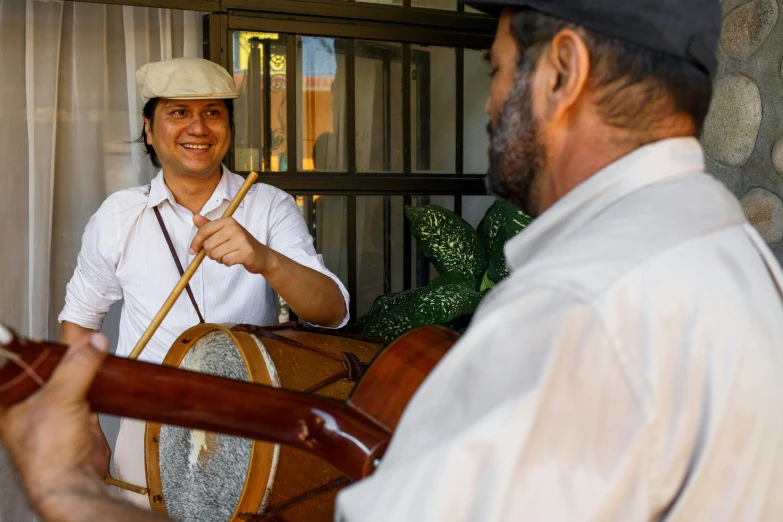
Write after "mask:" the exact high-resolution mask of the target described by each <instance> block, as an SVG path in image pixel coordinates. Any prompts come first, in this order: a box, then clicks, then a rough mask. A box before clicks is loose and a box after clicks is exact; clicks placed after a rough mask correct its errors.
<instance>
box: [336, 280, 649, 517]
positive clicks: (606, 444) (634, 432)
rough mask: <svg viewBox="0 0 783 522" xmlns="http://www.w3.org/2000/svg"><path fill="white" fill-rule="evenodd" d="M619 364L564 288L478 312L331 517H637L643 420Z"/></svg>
mask: <svg viewBox="0 0 783 522" xmlns="http://www.w3.org/2000/svg"><path fill="white" fill-rule="evenodd" d="M490 297H496V296H492V295H490ZM621 359H622V357H620V356H618V353H617V351H616V350H615V347H614V346H613V339H612V337H611V336H610V334H609V333H608V332H607V331H606V329H605V327H604V324H603V323H602V321H601V318H600V317H599V316H598V314H596V313H595V311H594V309H593V308H592V306H590V305H589V304H586V303H584V302H579V301H578V300H575V299H573V298H571V297H570V296H568V295H567V294H566V293H563V292H558V291H550V290H546V289H544V290H536V291H531V292H528V293H527V294H526V295H524V296H522V297H519V298H514V299H512V300H510V301H507V302H506V303H505V304H503V305H502V306H490V307H488V309H484V310H483V312H482V313H481V314H478V315H477V317H476V318H475V319H474V324H473V325H472V326H471V328H470V329H469V331H468V332H467V333H466V334H465V335H464V336H463V337H462V339H461V340H460V341H459V342H458V343H457V344H456V345H455V346H454V347H452V349H451V351H450V352H449V354H448V355H447V356H446V358H445V359H444V360H443V361H441V363H440V364H439V365H438V367H436V369H435V370H434V372H433V373H432V374H431V375H430V376H429V377H428V379H427V380H426V381H425V383H424V384H423V385H422V387H421V388H420V389H419V390H418V392H417V394H416V396H415V397H414V399H413V401H411V403H410V404H409V405H408V409H406V411H405V414H404V415H403V417H402V419H401V422H400V424H399V426H398V429H397V431H396V432H395V435H394V437H393V439H392V442H391V445H390V448H389V451H388V452H387V454H386V456H385V457H384V461H382V462H381V465H380V466H379V468H378V470H377V471H376V472H375V474H373V475H372V476H370V477H369V478H368V479H365V480H363V481H361V482H359V483H357V484H356V485H354V486H351V487H349V488H347V489H345V490H343V492H341V493H340V496H339V497H338V516H337V520H338V521H340V522H360V521H366V520H372V521H374V522H391V521H399V520H405V521H406V522H424V521H427V522H468V521H471V522H474V521H475V522H517V521H523V520H536V521H539V520H545V521H547V522H558V521H577V520H646V519H647V515H646V513H647V511H646V508H647V506H648V498H647V496H646V495H647V492H648V489H647V488H646V484H644V478H643V477H645V476H646V470H647V469H648V464H649V462H648V458H647V453H648V450H647V445H646V443H645V433H646V432H645V431H644V430H645V416H644V414H643V411H642V407H641V406H640V402H639V401H638V398H637V395H636V394H635V393H634V391H633V389H632V387H631V386H630V385H629V379H628V378H627V374H626V371H625V369H624V364H623V362H622V360H621ZM640 481H641V482H640Z"/></svg>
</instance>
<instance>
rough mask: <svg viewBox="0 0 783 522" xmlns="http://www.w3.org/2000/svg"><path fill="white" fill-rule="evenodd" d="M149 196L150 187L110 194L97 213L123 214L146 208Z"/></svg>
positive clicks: (144, 186) (132, 188)
mask: <svg viewBox="0 0 783 522" xmlns="http://www.w3.org/2000/svg"><path fill="white" fill-rule="evenodd" d="M149 195H150V185H149V184H148V185H143V186H141V187H130V188H126V189H122V190H118V191H117V192H114V193H112V194H111V195H109V197H107V198H106V199H105V200H104V202H103V204H101V207H100V209H99V211H98V212H103V213H124V212H127V211H129V210H137V209H141V208H144V207H146V206H147V201H148V200H149Z"/></svg>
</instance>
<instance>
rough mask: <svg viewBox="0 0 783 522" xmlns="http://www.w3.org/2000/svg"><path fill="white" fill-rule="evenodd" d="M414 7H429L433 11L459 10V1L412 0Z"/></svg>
mask: <svg viewBox="0 0 783 522" xmlns="http://www.w3.org/2000/svg"><path fill="white" fill-rule="evenodd" d="M411 6H412V7H429V8H431V9H446V10H448V11H456V10H457V0H411Z"/></svg>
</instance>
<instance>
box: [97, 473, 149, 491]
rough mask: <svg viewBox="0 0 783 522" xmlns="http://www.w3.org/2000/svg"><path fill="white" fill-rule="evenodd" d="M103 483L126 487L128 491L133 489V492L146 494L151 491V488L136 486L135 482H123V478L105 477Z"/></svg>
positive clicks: (121, 487)
mask: <svg viewBox="0 0 783 522" xmlns="http://www.w3.org/2000/svg"><path fill="white" fill-rule="evenodd" d="M103 483H104V484H106V485H107V486H116V487H118V488H120V489H124V490H126V491H132V492H133V493H138V494H139V495H146V494H147V493H149V492H150V490H149V489H147V488H143V487H141V486H134V485H133V484H128V483H127V482H123V481H121V480H117V479H116V478H114V477H111V476H109V477H104V478H103Z"/></svg>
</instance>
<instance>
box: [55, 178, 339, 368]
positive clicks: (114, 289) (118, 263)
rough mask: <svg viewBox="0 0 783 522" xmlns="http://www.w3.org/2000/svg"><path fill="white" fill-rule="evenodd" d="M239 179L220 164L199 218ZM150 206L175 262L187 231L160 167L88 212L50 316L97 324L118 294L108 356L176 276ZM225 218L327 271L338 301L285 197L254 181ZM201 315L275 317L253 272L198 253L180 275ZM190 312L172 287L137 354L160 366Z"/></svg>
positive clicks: (129, 342)
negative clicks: (191, 270)
mask: <svg viewBox="0 0 783 522" xmlns="http://www.w3.org/2000/svg"><path fill="white" fill-rule="evenodd" d="M243 182H244V180H243V178H242V177H241V176H239V175H237V174H234V173H232V172H230V171H229V170H228V169H227V168H225V167H223V175H222V177H221V179H220V182H219V183H218V185H217V187H216V188H215V191H214V193H213V194H212V196H211V197H210V198H209V200H208V201H207V202H206V204H205V205H204V208H203V209H202V210H201V212H200V213H201V215H203V216H204V217H206V218H208V219H210V220H214V219H218V218H220V216H221V215H222V214H223V212H224V211H225V209H226V208H227V207H228V204H229V202H230V200H231V199H232V198H233V197H234V195H235V194H236V193H237V191H238V190H239V187H240V186H241V185H242V183H243ZM156 206H157V207H158V209H159V210H160V213H161V215H162V217H163V221H164V223H165V224H166V228H167V230H168V232H169V234H170V235H171V239H172V242H173V243H174V247H175V250H176V251H177V255H178V256H179V258H180V262H181V263H182V266H183V268H186V267H187V266H188V265H189V264H190V262H191V261H192V260H193V257H194V256H192V255H190V254H189V253H188V249H189V247H190V243H191V241H192V240H193V237H194V236H195V235H196V230H197V229H196V227H195V225H194V224H193V214H192V213H191V212H190V211H189V210H187V209H186V208H184V207H182V206H181V205H179V204H178V203H177V202H176V201H175V200H174V197H173V196H172V194H171V191H170V190H169V189H168V187H167V186H166V184H165V183H164V181H163V173H162V171H161V172H159V173H158V175H157V176H156V177H155V179H153V180H152V183H151V184H150V185H145V186H143V187H137V188H130V189H126V190H121V191H119V192H117V193H115V194H112V195H111V196H109V198H107V199H106V201H105V202H104V203H103V205H101V207H100V208H99V209H98V211H97V212H96V213H95V214H94V215H93V216H92V218H90V221H89V223H88V224H87V227H86V229H85V231H84V236H83V238H82V249H81V252H80V253H79V258H78V263H77V266H76V271H75V272H74V275H73V278H72V279H71V281H70V283H68V288H67V293H66V297H65V307H64V308H63V310H62V313H60V316H59V318H58V319H59V321H61V322H62V321H69V322H71V323H75V324H77V325H80V326H83V327H85V328H91V329H95V330H97V329H100V326H101V323H102V321H103V318H104V316H105V315H106V312H107V311H108V310H109V308H110V307H111V305H112V304H113V303H115V302H116V301H118V300H119V299H124V304H123V308H122V317H121V319H120V334H119V343H118V346H117V355H120V356H125V355H128V354H129V353H130V351H131V349H132V348H133V346H134V345H135V344H136V342H137V341H138V340H139V338H140V337H141V335H142V333H143V332H144V330H146V328H147V326H149V324H150V322H151V321H152V318H153V317H154V316H155V314H157V313H158V310H159V309H160V307H161V305H162V304H163V302H164V301H165V300H166V298H167V297H168V296H169V294H170V293H171V291H172V289H173V288H174V286H175V285H176V283H177V281H178V280H179V277H180V276H179V272H178V271H177V267H176V265H175V264H174V260H173V258H172V256H171V252H170V250H169V247H168V245H167V244H166V240H165V238H164V236H163V233H162V231H161V229H160V225H159V224H158V221H157V219H156V217H155V214H154V211H153V207H156ZM233 217H234V219H236V221H237V222H238V223H239V224H240V225H242V226H243V227H244V228H245V229H246V230H247V231H248V232H250V233H251V234H252V235H253V237H255V238H256V239H257V240H258V241H260V242H261V243H263V244H265V245H266V246H268V247H269V248H271V249H273V250H275V251H277V252H279V253H281V254H283V255H285V256H287V257H289V258H291V259H292V260H294V261H296V262H297V263H299V264H301V265H304V266H307V267H309V268H312V269H313V270H316V271H318V272H321V273H322V274H325V275H327V276H329V277H330V278H332V280H334V281H335V283H337V285H338V286H339V288H340V292H341V293H342V295H343V297H344V299H345V303H346V304H345V309H346V312H345V317H344V318H343V321H342V323H341V324H340V326H343V325H345V324H346V323H347V321H348V299H349V298H348V292H347V291H346V290H345V287H344V286H343V284H342V283H341V282H340V280H339V279H338V278H337V277H336V276H334V275H333V274H332V273H331V272H329V270H327V269H326V267H325V266H324V263H323V259H322V258H321V256H320V255H319V254H316V252H315V249H314V248H313V239H312V237H311V236H310V234H309V231H308V230H307V225H306V224H305V221H304V219H303V218H302V215H301V213H300V212H299V209H298V207H297V206H296V203H295V202H294V200H293V198H292V197H291V196H290V195H288V194H286V193H285V192H283V191H281V190H278V189H276V188H274V187H272V186H269V185H265V184H263V183H256V184H255V185H253V186H252V188H251V189H250V191H249V192H248V193H247V195H246V196H245V198H244V200H243V201H242V202H241V203H240V204H239V208H237V210H236V212H235V213H234V216H233ZM190 287H191V288H192V290H193V294H194V296H195V298H196V302H197V303H198V306H199V309H200V310H201V313H202V315H203V316H204V319H205V320H206V321H207V322H210V323H236V324H239V323H247V324H254V325H269V324H277V322H278V320H277V312H276V304H275V298H274V291H273V290H272V288H271V287H270V286H269V285H268V284H267V282H266V280H265V279H264V278H263V277H262V276H260V275H254V274H251V273H249V272H248V271H247V270H245V268H244V267H242V266H241V265H238V266H232V267H226V266H223V265H221V264H219V263H217V262H215V261H213V260H211V259H209V258H207V259H205V260H204V262H203V263H202V264H201V266H200V267H199V269H198V270H197V271H196V273H195V274H194V276H193V278H192V279H191V280H190ZM198 322H199V320H198V315H197V314H196V311H195V310H194V308H193V305H192V303H191V302H190V299H189V298H188V295H187V293H186V292H182V295H181V296H180V297H179V299H178V300H177V302H176V303H175V304H174V307H173V308H172V309H171V312H169V314H168V315H167V316H166V318H165V319H164V321H163V323H162V324H161V326H160V328H159V329H158V330H157V332H156V333H155V336H154V337H153V338H152V340H151V341H150V342H149V344H148V345H147V347H146V348H145V349H144V352H142V355H141V357H140V360H143V361H149V362H156V363H160V362H162V361H163V358H164V357H165V355H166V353H167V352H168V350H169V348H170V347H171V345H172V344H173V343H174V341H175V340H176V338H177V337H178V336H179V335H180V334H181V333H182V332H184V331H185V330H187V329H188V328H190V327H191V326H194V325H196V324H198Z"/></svg>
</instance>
